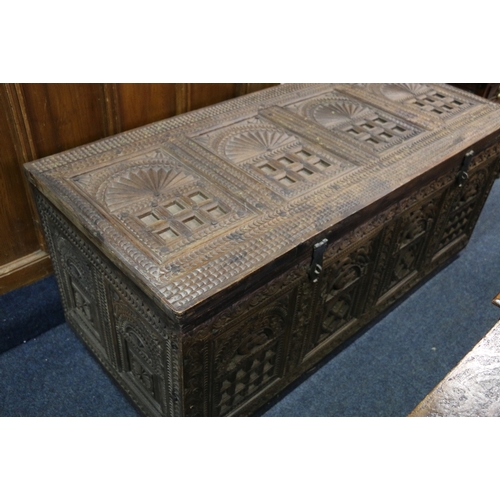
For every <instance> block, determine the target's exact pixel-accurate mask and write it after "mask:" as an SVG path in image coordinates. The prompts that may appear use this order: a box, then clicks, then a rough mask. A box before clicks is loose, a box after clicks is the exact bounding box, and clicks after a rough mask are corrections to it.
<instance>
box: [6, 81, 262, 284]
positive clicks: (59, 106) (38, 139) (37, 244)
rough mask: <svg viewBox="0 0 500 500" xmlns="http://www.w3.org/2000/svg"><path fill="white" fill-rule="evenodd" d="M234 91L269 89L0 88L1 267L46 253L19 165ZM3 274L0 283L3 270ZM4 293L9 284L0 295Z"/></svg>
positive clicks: (25, 276) (24, 278) (23, 275)
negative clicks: (42, 251)
mask: <svg viewBox="0 0 500 500" xmlns="http://www.w3.org/2000/svg"><path fill="white" fill-rule="evenodd" d="M204 85H209V87H208V88H207V89H205V88H204ZM237 85H243V87H242V88H241V89H240V93H247V92H251V91H254V90H257V89H259V88H260V86H266V85H270V84H196V85H195V86H194V88H193V89H192V88H191V85H190V84H174V83H165V84H128V83H107V84H97V83H96V84H33V83H31V84H2V85H1V86H0V114H1V116H0V196H2V198H1V199H2V203H1V204H0V234H1V235H2V237H3V239H4V241H3V242H2V245H1V246H0V266H7V265H9V264H10V263H12V264H13V265H17V264H19V265H21V264H20V263H22V262H23V261H22V259H23V258H25V257H26V258H29V256H30V255H32V254H33V252H36V251H38V250H43V249H44V248H45V241H44V238H43V236H42V233H41V230H40V229H39V221H38V216H37V213H36V209H35V208H34V205H33V200H32V197H31V193H30V191H29V189H28V188H27V184H26V182H25V179H24V175H22V170H21V165H22V164H23V163H24V162H26V161H31V160H34V159H37V158H40V157H44V156H47V155H50V154H53V153H57V152H61V151H64V150H67V149H69V148H72V147H75V146H79V145H82V144H86V143H88V142H91V141H94V140H96V139H100V138H103V137H106V136H110V135H113V134H116V133H119V132H122V131H125V130H129V129H132V128H135V127H139V126H142V125H145V124H147V123H151V122H154V121H156V120H160V119H163V118H167V117H170V116H173V115H175V114H179V113H181V112H184V111H188V110H189V109H191V98H192V97H193V98H194V104H195V105H196V106H200V105H204V103H206V104H214V103H216V102H219V101H220V100H221V99H225V98H226V97H227V98H229V97H234V92H232V90H234V88H235V86H237ZM192 90H193V92H194V93H193V95H191V91H192ZM16 263H17V264H16ZM35 267H36V266H35ZM1 269H4V271H2V270H1ZM1 269H0V280H2V272H4V273H5V272H6V271H5V269H7V268H1ZM30 269H31V268H30V267H21V268H20V269H19V273H17V274H16V273H13V272H9V278H8V283H9V286H10V287H12V288H16V287H18V286H23V285H24V284H27V283H28V282H31V281H33V279H36V277H37V276H39V275H40V273H39V272H38V271H36V270H35V268H34V267H33V269H34V271H33V273H34V274H33V276H30V272H31V271H30ZM16 276H17V277H18V279H19V281H18V282H16V279H17V278H16ZM6 279H7V278H6ZM5 283H7V281H5ZM7 289H8V287H7V285H5V286H4V287H3V288H2V290H4V291H7Z"/></svg>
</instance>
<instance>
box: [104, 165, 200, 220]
mask: <svg viewBox="0 0 500 500" xmlns="http://www.w3.org/2000/svg"><path fill="white" fill-rule="evenodd" d="M192 180H193V177H192V176H190V175H186V174H185V173H184V172H181V171H179V170H176V169H173V168H169V167H166V166H142V167H136V168H134V169H132V170H127V171H125V172H121V173H120V174H119V175H117V176H114V177H112V178H111V179H110V180H109V181H108V182H107V183H106V184H105V186H104V202H105V203H106V205H107V207H108V208H109V209H110V210H111V211H112V212H116V211H117V210H121V209H123V208H125V207H127V206H130V205H133V204H135V203H137V202H142V201H147V200H148V199H154V198H156V197H159V196H161V195H162V194H164V193H165V192H166V191H167V190H169V189H171V188H173V187H178V186H179V185H181V184H183V183H185V182H188V181H192Z"/></svg>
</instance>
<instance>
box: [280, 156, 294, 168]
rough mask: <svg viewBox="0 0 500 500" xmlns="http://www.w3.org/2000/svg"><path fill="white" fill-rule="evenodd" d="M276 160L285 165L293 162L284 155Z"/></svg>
mask: <svg viewBox="0 0 500 500" xmlns="http://www.w3.org/2000/svg"><path fill="white" fill-rule="evenodd" d="M278 161H279V162H280V163H281V164H282V165H285V167H286V166H288V165H291V164H292V163H294V162H293V160H290V158H287V157H286V156H284V157H283V158H280V159H279V160H278Z"/></svg>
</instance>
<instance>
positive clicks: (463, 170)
mask: <svg viewBox="0 0 500 500" xmlns="http://www.w3.org/2000/svg"><path fill="white" fill-rule="evenodd" d="M473 156H474V151H473V150H472V149H471V150H470V151H468V152H467V153H465V156H464V159H463V160H462V165H461V167H460V171H459V172H458V174H457V182H458V187H462V186H463V185H464V182H465V181H466V180H467V179H468V178H469V174H468V173H467V170H468V169H469V165H470V162H471V161H472V157H473Z"/></svg>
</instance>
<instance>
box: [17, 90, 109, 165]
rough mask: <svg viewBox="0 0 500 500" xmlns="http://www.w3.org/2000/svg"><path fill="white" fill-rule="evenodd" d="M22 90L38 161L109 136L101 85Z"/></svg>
mask: <svg viewBox="0 0 500 500" xmlns="http://www.w3.org/2000/svg"><path fill="white" fill-rule="evenodd" d="M21 90H22V94H23V100H24V104H25V108H26V116H27V120H28V122H29V124H30V128H31V133H32V137H33V143H34V148H35V153H36V155H37V157H38V158H42V157H44V156H48V155H51V154H54V153H57V152H59V151H64V150H66V149H70V148H73V147H76V146H80V145H82V144H86V143H88V142H92V141H95V140H97V139H101V138H103V137H105V136H106V135H107V132H108V130H109V123H110V122H109V120H108V119H107V115H106V110H107V106H106V102H104V100H103V92H102V86H101V85H100V84H93V83H83V84H80V83H79V84H56V83H52V84H39V83H36V84H34V83H28V84H22V85H21Z"/></svg>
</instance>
